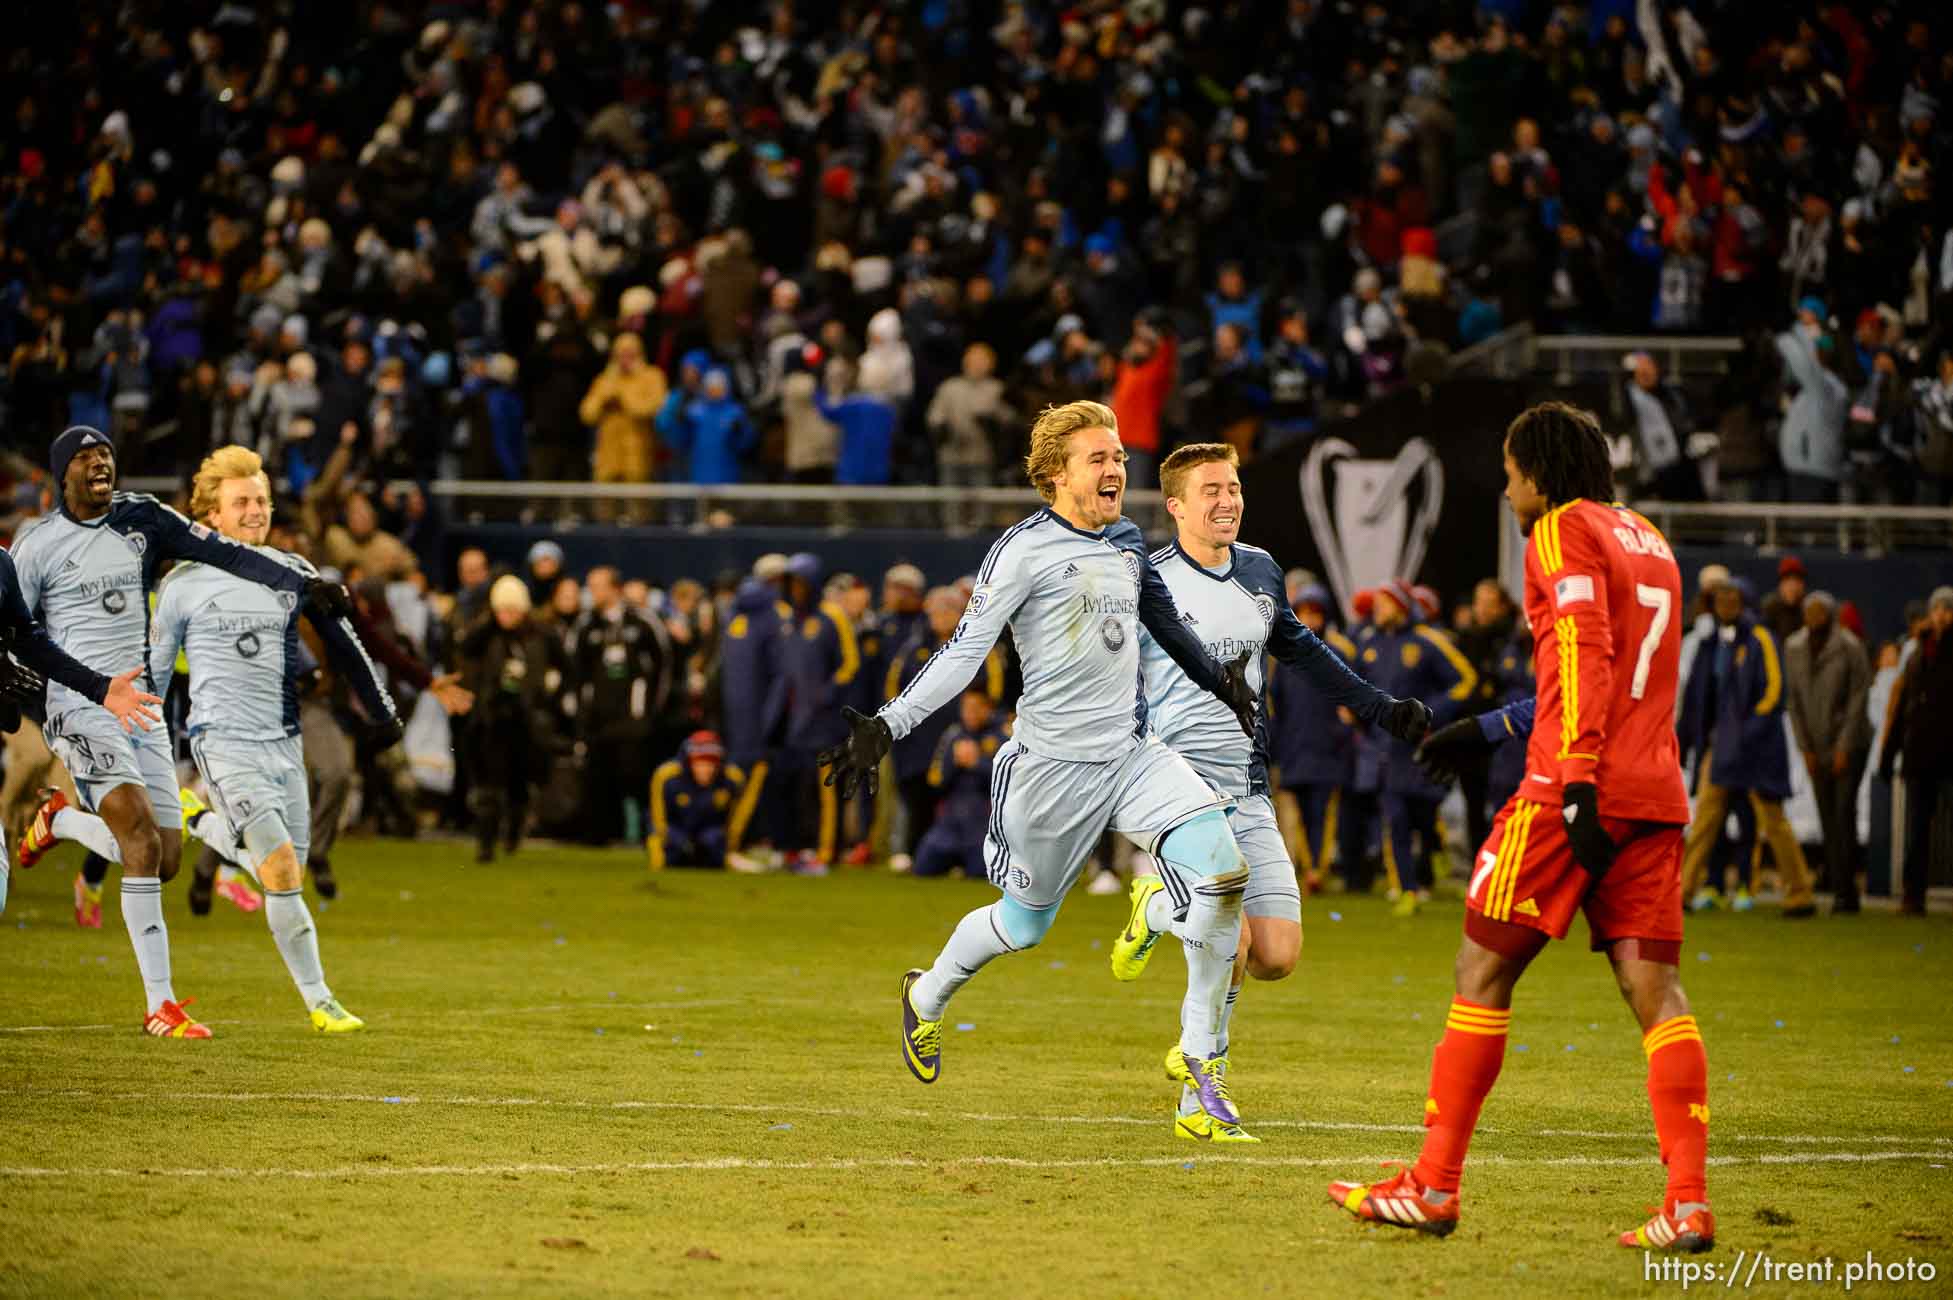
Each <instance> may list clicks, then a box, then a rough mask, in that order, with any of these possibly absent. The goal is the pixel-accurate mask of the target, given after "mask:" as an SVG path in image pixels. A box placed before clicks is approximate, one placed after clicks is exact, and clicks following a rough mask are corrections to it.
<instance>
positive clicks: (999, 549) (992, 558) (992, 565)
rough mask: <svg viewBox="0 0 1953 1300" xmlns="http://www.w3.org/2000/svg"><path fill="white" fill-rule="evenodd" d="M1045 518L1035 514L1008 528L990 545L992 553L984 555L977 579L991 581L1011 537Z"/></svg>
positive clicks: (1035, 525) (1034, 525) (1033, 526)
mask: <svg viewBox="0 0 1953 1300" xmlns="http://www.w3.org/2000/svg"><path fill="white" fill-rule="evenodd" d="M1043 520H1044V516H1043V515H1042V514H1035V515H1032V516H1031V517H1030V518H1029V519H1020V520H1018V521H1017V522H1016V523H1014V524H1012V525H1011V526H1010V527H1009V528H1006V529H1005V530H1004V534H1003V536H1001V537H999V538H998V539H997V540H996V542H995V543H994V544H993V545H992V546H991V547H990V553H989V554H988V555H986V556H984V557H983V567H982V568H980V569H978V570H977V581H978V582H988V581H990V578H991V576H992V575H993V574H994V573H995V572H996V571H997V561H999V560H1001V559H1002V558H1003V555H1004V548H1005V547H1007V546H1009V545H1010V542H1011V539H1012V538H1013V537H1016V536H1017V535H1018V534H1019V533H1021V532H1024V531H1026V530H1028V529H1031V528H1035V527H1037V525H1038V524H1039V523H1041V522H1043Z"/></svg>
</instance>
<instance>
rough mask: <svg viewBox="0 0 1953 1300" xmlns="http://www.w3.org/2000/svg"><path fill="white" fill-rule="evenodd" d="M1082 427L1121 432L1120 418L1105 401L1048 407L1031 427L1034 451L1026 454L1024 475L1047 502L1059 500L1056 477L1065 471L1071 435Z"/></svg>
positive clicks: (1069, 403) (1068, 403)
mask: <svg viewBox="0 0 1953 1300" xmlns="http://www.w3.org/2000/svg"><path fill="white" fill-rule="evenodd" d="M1080 429H1110V430H1111V431H1112V432H1113V433H1115V434H1116V433H1118V432H1119V417H1118V416H1116V415H1114V414H1113V413H1112V408H1111V407H1109V406H1107V405H1106V404H1105V403H1103V402H1066V403H1065V404H1064V405H1063V406H1047V407H1045V408H1044V410H1043V411H1042V412H1040V413H1039V415H1038V418H1037V422H1036V423H1035V424H1033V425H1032V426H1031V450H1030V452H1029V453H1028V454H1026V455H1025V457H1024V476H1025V477H1026V478H1028V479H1030V480H1031V486H1032V487H1034V488H1036V489H1037V490H1038V495H1039V496H1041V497H1043V498H1044V499H1045V500H1046V501H1055V500H1057V499H1058V490H1057V488H1056V487H1054V486H1053V485H1052V480H1053V479H1055V478H1057V477H1058V475H1060V474H1062V473H1064V472H1065V455H1066V452H1067V450H1068V449H1069V447H1070V439H1071V435H1072V434H1074V433H1077V432H1078V431H1079V430H1080Z"/></svg>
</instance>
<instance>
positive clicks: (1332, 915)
mask: <svg viewBox="0 0 1953 1300" xmlns="http://www.w3.org/2000/svg"><path fill="white" fill-rule="evenodd" d="M1329 919H1330V920H1332V921H1340V920H1342V919H1343V914H1342V913H1341V912H1331V913H1330V914H1329Z"/></svg>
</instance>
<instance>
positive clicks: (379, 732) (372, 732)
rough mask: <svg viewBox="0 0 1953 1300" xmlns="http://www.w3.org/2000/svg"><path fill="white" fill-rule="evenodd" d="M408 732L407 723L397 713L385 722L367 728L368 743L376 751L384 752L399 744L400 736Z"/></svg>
mask: <svg viewBox="0 0 1953 1300" xmlns="http://www.w3.org/2000/svg"><path fill="white" fill-rule="evenodd" d="M406 734H407V724H406V723H404V722H402V721H401V720H400V718H399V716H398V715H395V716H394V717H391V718H388V719H387V720H386V721H385V722H376V723H374V724H372V725H371V726H369V727H368V728H367V729H366V743H367V744H369V745H371V746H372V747H373V750H374V752H375V753H384V752H385V751H387V750H389V749H392V748H393V747H394V746H395V745H397V744H399V743H400V738H401V737H402V736H404V735H406Z"/></svg>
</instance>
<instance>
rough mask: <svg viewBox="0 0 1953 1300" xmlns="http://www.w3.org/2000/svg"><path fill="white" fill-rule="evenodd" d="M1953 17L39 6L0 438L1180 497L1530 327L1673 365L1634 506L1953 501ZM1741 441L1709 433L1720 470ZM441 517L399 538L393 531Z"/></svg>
mask: <svg viewBox="0 0 1953 1300" xmlns="http://www.w3.org/2000/svg"><path fill="white" fill-rule="evenodd" d="M1944 26H1945V24H1944V22H1943V18H1940V17H1936V16H1935V15H1934V14H1933V13H1932V12H1931V11H1930V7H1918V6H1904V5H1897V4H1836V5H1827V6H1773V5H1758V4H1747V3H1744V4H1720V5H1708V4H1695V5H1693V6H1682V5H1676V4H1666V5H1664V4H1645V3H1644V4H1642V5H1639V6H1636V5H1635V4H1632V3H1630V2H1629V0H1596V2H1595V3H1592V4H1590V5H1588V6H1586V7H1585V8H1584V9H1582V8H1576V7H1574V6H1556V5H1552V4H1546V3H1535V4H1523V3H1517V2H1516V0H1487V2H1486V3H1484V4H1481V5H1478V6H1471V5H1463V4H1420V5H1389V4H1383V3H1378V2H1377V0H1369V2H1368V3H1360V4H1358V3H1348V4H1322V3H1316V2H1315V0H1263V2H1260V3H1246V4H1238V5H1226V6H1200V5H1181V4H1168V3H1165V2H1164V0H1126V2H1125V3H1114V2H1112V0H1088V2H1087V3H1082V4H1078V5H1075V6H1071V7H1059V6H1049V5H1043V4H1036V3H1019V2H1016V0H1005V2H1004V3H995V2H989V0H986V2H982V3H979V2H977V0H930V2H929V3H924V4H919V5H915V6H874V5H838V6H837V5H829V4H812V3H801V4H795V3H793V2H792V0H773V2H772V3H766V4H756V5H750V6H745V5H681V4H669V3H648V2H636V0H633V2H629V3H622V4H614V5H608V6H602V5H595V4H587V3H582V2H580V0H563V2H560V3H558V2H550V0H485V3H482V4H479V5H456V4H432V5H427V4H412V3H403V2H395V0H359V2H357V3H349V4H346V5H267V6H260V7H255V8H254V7H249V6H245V5H241V4H235V3H223V4H219V3H212V2H210V0H204V2H201V3H183V4H163V3H154V2H150V3H141V2H139V3H133V4H110V3H107V2H106V0H76V2H75V3H71V4H64V5H55V6H41V7H39V8H37V9H36V10H35V11H34V12H33V14H32V15H31V16H28V17H24V18H23V19H22V22H21V24H20V28H21V30H20V31H19V32H18V33H17V36H18V38H19V39H18V40H17V43H16V45H15V46H14V48H13V49H12V50H11V52H10V54H9V56H8V62H7V71H8V73H9V82H10V94H11V97H12V108H13V112H12V120H11V125H10V127H9V128H8V129H7V130H6V131H5V132H4V133H0V177H4V179H0V198H4V209H3V210H0V359H4V360H5V363H6V375H5V386H4V402H5V422H4V423H5V427H6V429H7V431H8V437H9V438H10V439H11V440H12V442H13V444H14V445H15V446H16V447H18V448H22V449H25V450H26V451H27V452H28V453H29V457H28V458H29V459H30V460H36V459H38V455H37V452H38V448H39V447H40V446H42V445H44V442H45V440H46V438H47V437H49V436H51V435H52V433H53V432H55V431H57V430H58V429H60V428H61V427H63V426H64V425H67V424H70V423H88V424H93V425H97V426H100V427H104V428H112V429H114V430H115V431H116V435H117V438H118V445H119V448H120V450H121V453H122V455H121V461H122V464H123V468H124V472H125V473H136V474H139V473H159V474H177V473H182V472H183V471H185V470H187V469H188V468H189V467H191V466H194V465H195V464H196V463H197V461H198V460H199V459H200V457H201V456H202V455H203V454H204V453H205V452H206V451H207V450H208V449H209V448H210V447H211V446H213V445H215V444H221V443H226V442H242V443H248V444H250V445H252V446H253V447H256V448H258V449H259V450H261V451H262V452H263V453H264V454H265V455H266V459H267V461H268V462H269V463H270V464H271V465H272V466H273V467H274V470H275V476H276V478H277V479H278V480H279V482H280V484H281V486H282V487H284V488H286V489H287V490H288V491H290V492H291V493H293V494H295V495H296V494H301V493H303V492H304V491H305V490H306V489H307V488H308V487H310V486H311V485H312V484H313V483H314V482H315V481H316V480H317V479H319V478H320V477H321V476H322V475H323V474H325V473H326V472H327V470H328V467H329V465H330V463H331V461H332V459H333V457H334V455H335V454H336V453H337V452H339V451H340V450H341V449H342V448H349V449H350V456H351V463H350V465H349V466H347V470H346V472H347V481H349V482H366V481H387V480H413V479H419V480H423V481H424V480H426V479H428V478H430V477H435V476H441V477H456V476H466V477H471V478H489V479H511V480H514V479H524V478H528V479H546V480H585V479H589V478H592V477H594V478H596V479H598V480H601V481H606V482H624V483H629V482H644V481H651V480H661V481H673V482H694V483H721V482H729V481H742V480H743V481H753V482H758V481H789V480H790V481H799V482H813V483H824V482H838V483H843V484H851V485H853V484H880V483H888V482H900V483H932V482H941V483H945V484H952V485H979V484H985V483H990V482H996V481H1000V476H1002V475H1004V474H1005V473H1006V471H1007V469H1008V467H1009V466H1010V464H1011V462H1012V461H1013V459H1014V457H1015V456H1016V455H1017V453H1018V450H1019V448H1018V446H1017V441H1018V439H1019V437H1020V436H1021V435H1020V431H1021V430H1022V428H1023V427H1024V425H1025V418H1024V417H1025V416H1026V415H1027V414H1028V413H1031V412H1034V411H1035V410H1036V409H1038V408H1040V407H1041V406H1042V405H1043V404H1045V403H1047V402H1050V401H1063V400H1067V399H1069V398H1073V397H1081V396H1091V397H1103V398H1108V399H1109V400H1110V402H1111V404H1112V405H1113V407H1114V408H1115V409H1116V410H1117V411H1118V413H1119V417H1120V425H1121V432H1122V434H1123V436H1124V438H1125V441H1126V445H1127V446H1128V448H1129V449H1130V450H1131V451H1132V452H1133V453H1134V456H1135V461H1136V462H1137V464H1136V465H1135V471H1136V478H1137V480H1138V482H1139V483H1140V484H1141V485H1146V484H1147V483H1148V482H1149V476H1150V473H1151V468H1152V466H1153V465H1154V464H1156V463H1157V458H1158V457H1159V456H1160V455H1162V454H1163V453H1164V451H1165V450H1167V449H1168V448H1169V447H1170V446H1171V445H1172V444H1173V443H1174V442H1175V441H1176V440H1179V439H1183V438H1189V437H1200V438H1211V437H1216V436H1225V437H1226V438H1228V439H1229V440H1230V441H1233V442H1235V443H1237V444H1238V445H1239V446H1240V447H1241V449H1242V450H1243V452H1244V453H1245V454H1253V453H1255V452H1258V451H1259V452H1267V451H1269V450H1271V449H1274V448H1278V447H1281V446H1284V445H1289V444H1292V443H1294V442H1296V441H1298V440H1302V439H1307V438H1309V437H1310V436H1312V434H1313V431H1314V430H1315V429H1316V428H1317V427H1318V426H1319V425H1320V424H1322V423H1324V422H1327V421H1329V420H1333V419H1335V418H1337V417H1338V416H1339V415H1340V414H1342V413H1343V412H1345V411H1346V410H1347V408H1348V406H1349V404H1351V403H1357V402H1361V401H1363V400H1365V399H1366V398H1368V397H1370V396H1373V395H1376V394H1381V393H1384V392H1387V391H1389V390H1391V389H1393V388H1395V387H1398V386H1400V385H1403V384H1405V383H1409V382H1422V381H1424V380H1428V379H1430V378H1432V377H1434V376H1438V375H1441V374H1442V373H1443V370H1444V367H1445V358H1446V356H1447V354H1448V353H1450V352H1452V351H1454V350H1456V349H1458V348H1461V347H1463V346H1465V345H1468V344H1470V343H1472V342H1474V341H1476V340H1480V339H1483V338H1486V337H1488V336H1489V335H1491V334H1493V333H1494V332H1496V331H1498V330H1499V329H1501V328H1503V327H1506V326H1511V325H1515V324H1519V323H1531V324H1532V325H1533V326H1534V327H1536V328H1538V329H1542V330H1562V331H1619V332H1634V333H1646V332H1651V331H1653V332H1663V333H1698V332H1718V333H1724V334H1735V335H1739V336H1741V337H1744V338H1745V339H1748V340H1750V341H1751V343H1752V346H1751V347H1750V348H1749V350H1748V351H1747V352H1746V353H1745V354H1744V356H1743V360H1742V362H1741V363H1740V364H1739V366H1738V367H1736V368H1735V369H1734V370H1732V372H1731V374H1730V375H1729V376H1728V382H1727V383H1726V384H1724V385H1723V386H1722V390H1721V391H1720V392H1718V393H1717V394H1716V395H1715V398H1714V401H1713V404H1712V406H1711V408H1710V409H1698V410H1694V411H1690V410H1687V409H1685V408H1684V407H1682V406H1681V405H1679V404H1678V403H1677V402H1676V400H1675V396H1674V392H1673V390H1672V389H1669V388H1666V387H1664V386H1663V384H1662V383H1661V381H1660V376H1659V375H1658V374H1647V375H1644V374H1643V373H1642V372H1643V371H1645V370H1648V369H1652V363H1644V362H1642V361H1640V360H1637V361H1635V362H1633V363H1632V364H1633V365H1634V366H1635V367H1636V368H1637V372H1636V376H1635V379H1634V381H1633V385H1632V386H1633V388H1634V394H1631V396H1632V397H1633V401H1632V406H1633V411H1634V422H1633V427H1632V428H1631V429H1628V428H1623V429H1619V430H1616V432H1618V433H1621V434H1622V435H1623V448H1622V450H1623V458H1624V466H1623V468H1624V472H1626V473H1627V474H1628V475H1629V476H1630V477H1631V478H1632V479H1634V481H1635V482H1636V483H1637V484H1638V485H1639V486H1640V487H1641V488H1642V490H1643V491H1644V492H1645V493H1647V494H1649V495H1653V494H1655V493H1657V492H1661V493H1673V494H1678V495H1683V496H1689V495H1695V496H1700V495H1716V496H1721V495H1727V496H1731V497H1737V498H1750V499H1772V498H1775V497H1779V496H1790V497H1794V498H1796V499H1800V500H1832V499H1839V498H1841V497H1842V498H1844V499H1848V500H1854V501H1905V502H1910V501H1912V500H1915V499H1918V500H1925V501H1930V502H1942V501H1945V500H1948V499H1949V493H1953V357H1949V355H1948V352H1947V348H1948V344H1949V342H1953V340H1949V338H1948V335H1947V331H1946V320H1947V313H1948V307H1949V303H1953V228H1950V226H1953V223H1949V219H1948V213H1949V202H1950V201H1953V187H1949V185H1946V184H1942V183H1940V182H1939V177H1940V175H1941V174H1943V173H1944V172H1945V171H1946V169H1947V167H1948V165H1949V163H1950V162H1953V159H1949V156H1948V155H1949V150H1950V149H1953V102H1949V100H1948V92H1949V89H1953V44H1949V42H1948V41H1947V39H1946V32H1945V30H1944ZM1707 434H1714V435H1716V437H1715V438H1714V439H1709V438H1706V437H1704V436H1703V435H1707ZM407 508H412V507H411V502H409V503H407Z"/></svg>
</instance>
